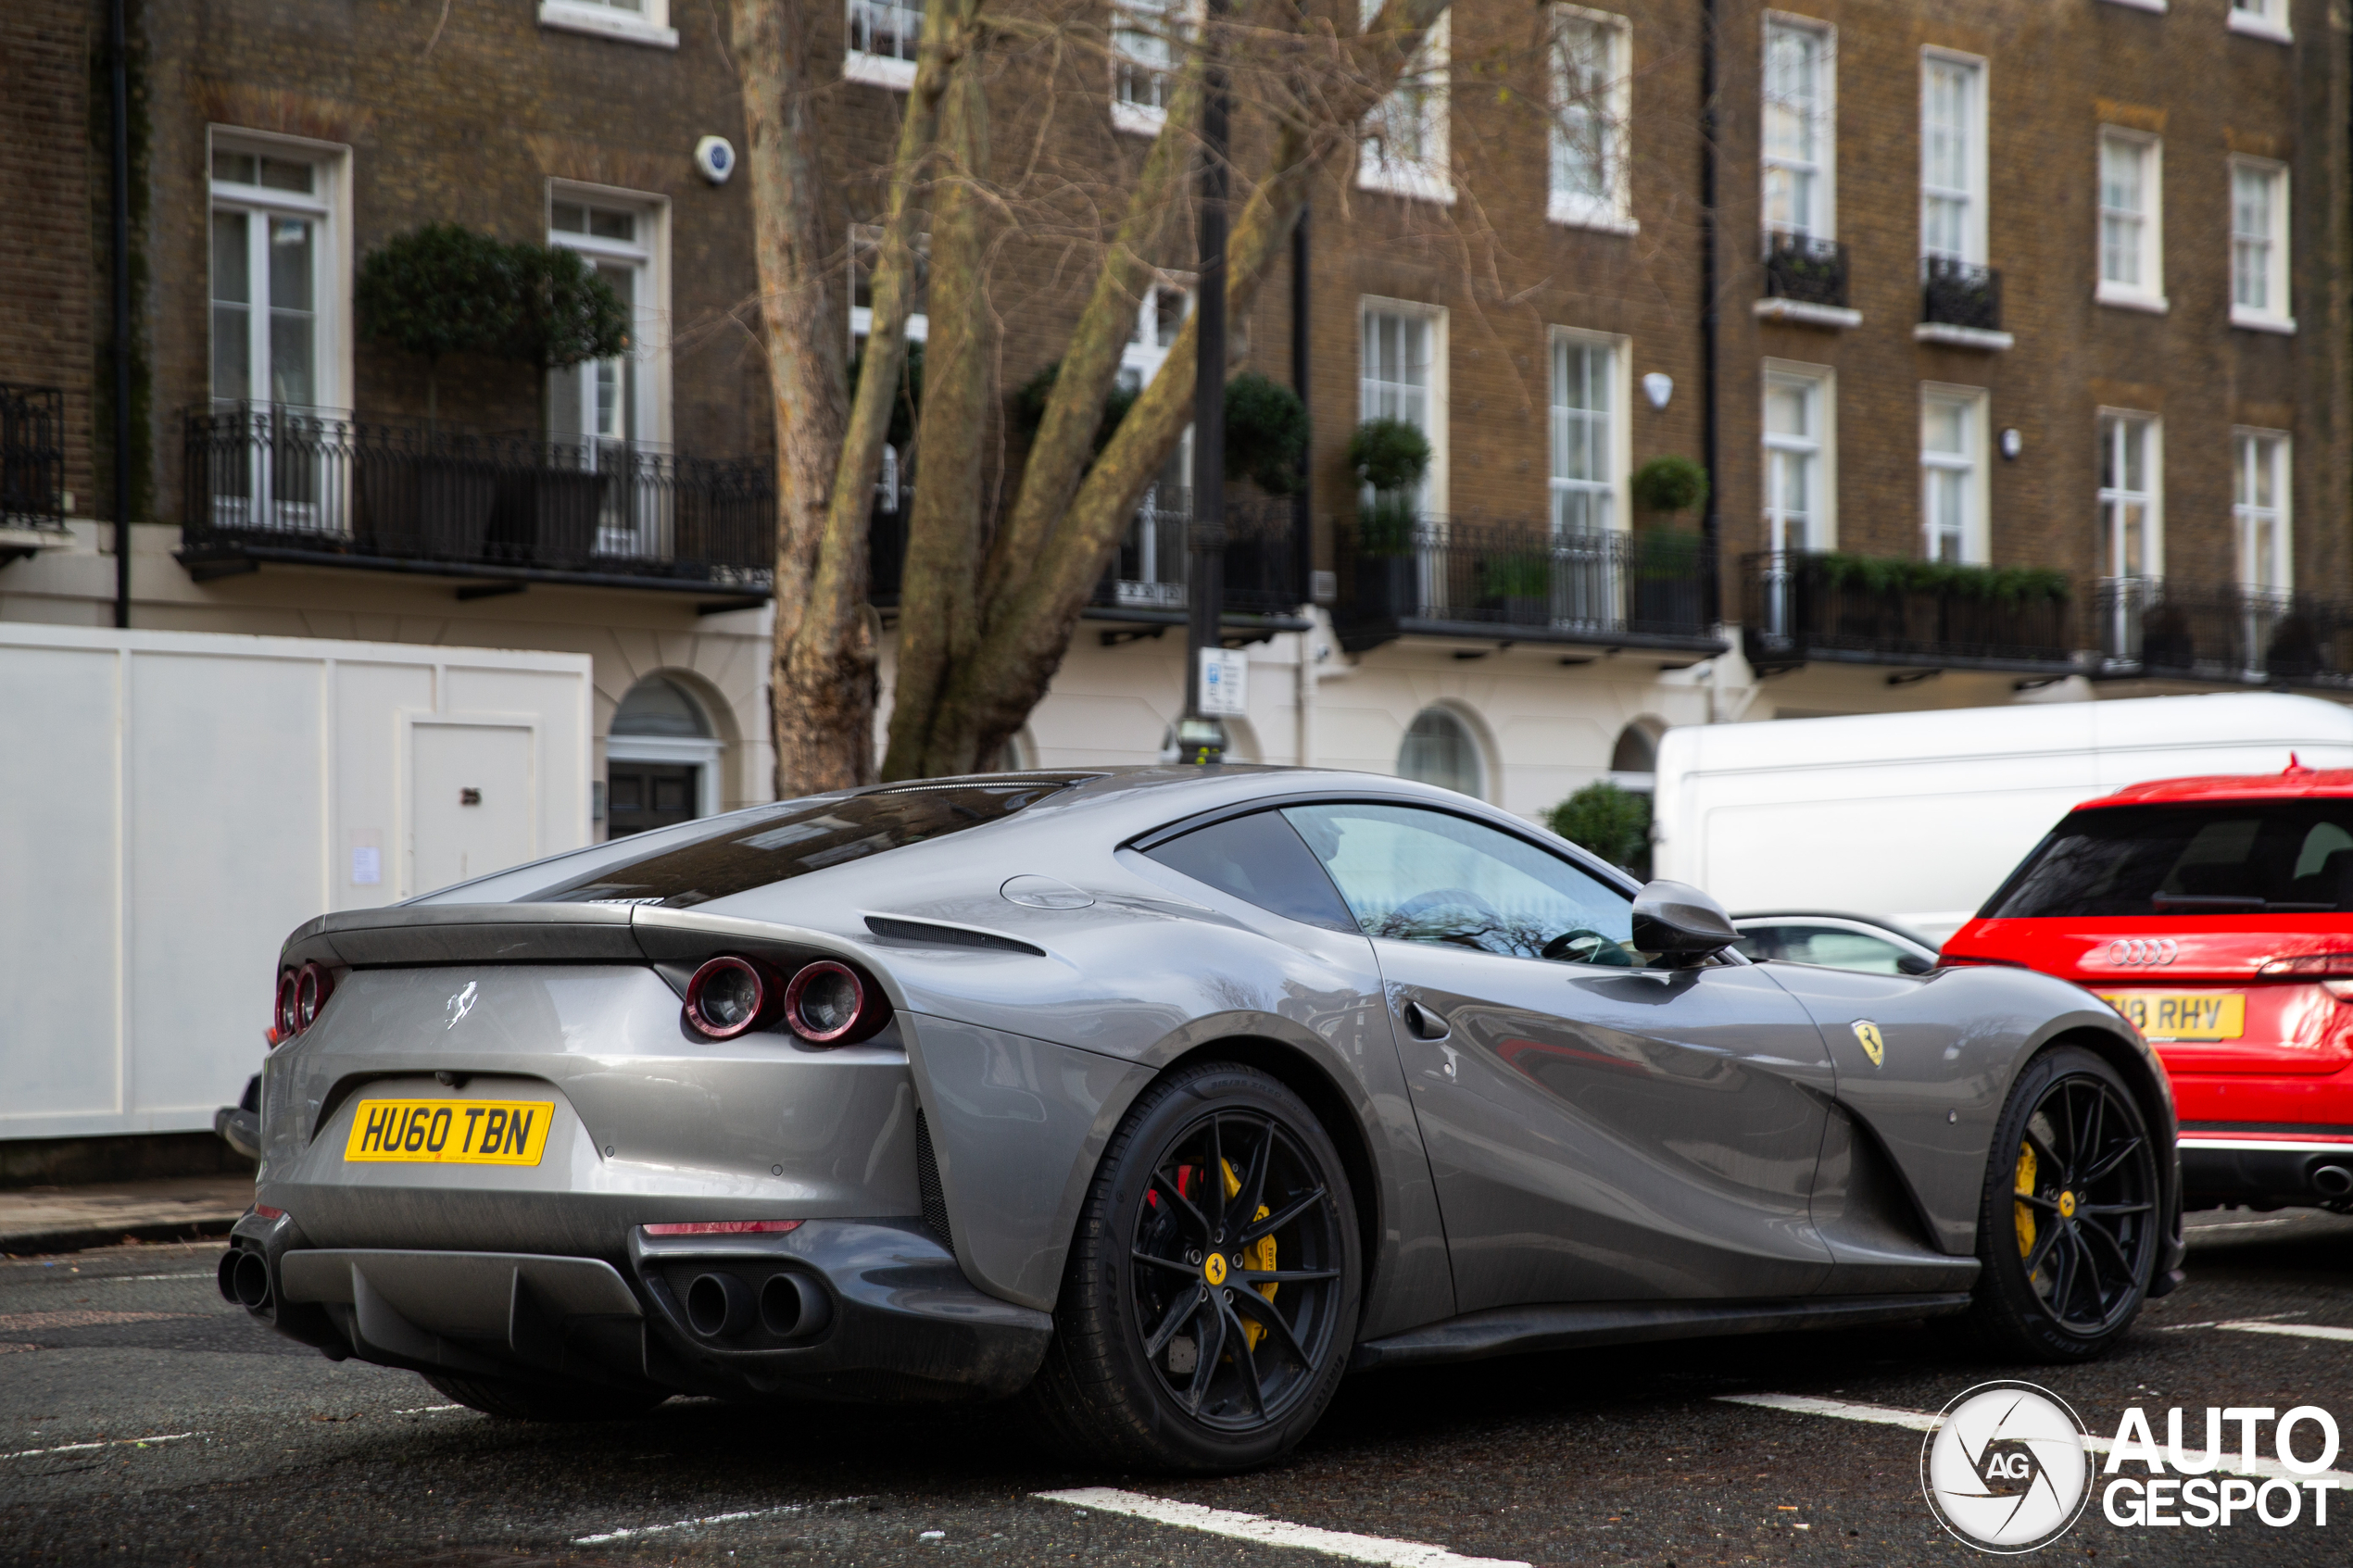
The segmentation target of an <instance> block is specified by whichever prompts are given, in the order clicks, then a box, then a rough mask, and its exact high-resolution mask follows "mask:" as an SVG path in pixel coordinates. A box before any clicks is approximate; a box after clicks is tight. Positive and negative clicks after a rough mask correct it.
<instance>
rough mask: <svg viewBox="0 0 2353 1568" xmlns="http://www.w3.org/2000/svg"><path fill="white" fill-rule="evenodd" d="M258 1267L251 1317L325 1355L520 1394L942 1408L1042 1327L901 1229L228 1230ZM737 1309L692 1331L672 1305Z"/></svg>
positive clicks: (994, 1375) (1022, 1358) (863, 1225)
mask: <svg viewBox="0 0 2353 1568" xmlns="http://www.w3.org/2000/svg"><path fill="white" fill-rule="evenodd" d="M233 1236H234V1244H235V1246H236V1247H237V1248H240V1249H241V1250H245V1251H250V1252H255V1253H258V1254H259V1255H260V1256H261V1258H262V1259H263V1261H265V1263H266V1264H267V1266H268V1268H269V1273H270V1286H271V1289H270V1293H269V1299H268V1300H267V1302H265V1303H264V1304H262V1305H261V1306H258V1307H248V1309H247V1310H248V1311H251V1312H252V1314H253V1315H254V1316H256V1317H258V1318H261V1319H263V1320H264V1321H266V1322H268V1323H271V1324H272V1326H274V1327H276V1328H278V1329H279V1330H280V1332H282V1333H284V1334H287V1335H288V1336H291V1337H294V1338H296V1339H299V1340H301V1341H302V1342H304V1343H306V1344H309V1345H314V1346H317V1347H318V1348H320V1349H321V1350H323V1351H324V1352H325V1353H326V1354H327V1355H329V1356H330V1357H332V1358H333V1359H336V1360H342V1359H344V1358H345V1357H356V1358H358V1359H359V1360H362V1361H373V1362H376V1363H378V1364H380V1365H384V1366H396V1367H408V1368H411V1369H413V1370H417V1371H422V1372H447V1373H452V1374H460V1375H468V1376H476V1377H497V1378H507V1379H514V1380H520V1381H526V1382H542V1383H546V1382H564V1383H579V1382H588V1383H598V1384H605V1385H609V1386H616V1387H625V1388H631V1389H660V1390H663V1391H666V1392H670V1393H674V1394H704V1395H714V1396H718V1397H721V1398H733V1399H758V1398H769V1397H784V1398H799V1399H810V1398H818V1399H828V1398H830V1399H891V1400H938V1399H970V1398H990V1397H996V1396H1002V1395H1007V1394H1012V1393H1014V1392H1016V1391H1018V1390H1019V1389H1021V1388H1022V1387H1024V1386H1026V1385H1027V1383H1028V1382H1029V1380H1030V1378H1031V1377H1032V1376H1033V1375H1034V1374H1036V1372H1037V1370H1038V1362H1039V1361H1041V1360H1042V1359H1043V1357H1044V1355H1045V1351H1046V1344H1047V1341H1048V1339H1049V1338H1050V1337H1051V1334H1052V1323H1053V1320H1052V1319H1051V1317H1050V1316H1048V1315H1047V1314H1046V1313H1044V1312H1041V1311H1036V1310H1034V1309H1031V1308H1027V1307H1021V1306H1016V1305H1014V1304H1013V1303H1012V1302H1009V1301H1002V1300H1000V1299H998V1298H995V1297H991V1296H986V1295H983V1294H982V1293H981V1292H979V1291H977V1290H975V1289H974V1288H973V1286H971V1285H970V1284H969V1283H967V1282H966V1281H965V1279H964V1277H963V1271H962V1270H961V1269H959V1268H958V1267H957V1265H956V1260H955V1258H954V1256H953V1255H952V1254H951V1253H950V1251H949V1250H948V1249H947V1248H944V1247H942V1246H941V1245H940V1244H939V1243H938V1242H937V1240H936V1239H934V1238H933V1237H932V1236H931V1235H930V1234H929V1233H928V1232H927V1231H925V1230H924V1229H923V1228H922V1227H921V1226H920V1224H918V1223H914V1222H911V1221H905V1220H874V1221H859V1220H812V1221H809V1222H808V1223H804V1224H803V1225H801V1226H800V1227H799V1229H797V1230H794V1231H791V1232H788V1233H786V1234H784V1235H781V1236H777V1235H747V1236H665V1237H647V1236H643V1235H642V1234H635V1233H633V1235H632V1236H631V1239H630V1242H629V1244H628V1248H627V1250H626V1253H625V1255H623V1256H622V1257H620V1258H619V1259H617V1260H608V1259H604V1258H591V1257H561V1256H549V1255H545V1254H538V1253H520V1252H491V1251H456V1250H427V1249H397V1248H314V1247H310V1246H308V1245H307V1244H306V1242H305V1241H304V1238H303V1237H302V1236H300V1234H299V1233H298V1231H297V1230H296V1227H295V1225H294V1223H293V1222H292V1221H291V1220H289V1219H284V1218H280V1219H276V1220H265V1219H264V1218H262V1217H261V1216H260V1215H258V1214H248V1215H247V1216H246V1217H245V1219H244V1220H243V1221H241V1222H239V1223H238V1225H237V1228H236V1231H235V1232H234V1233H233ZM706 1276H710V1277H711V1278H713V1279H714V1280H716V1281H717V1282H718V1284H717V1285H715V1286H711V1287H708V1289H707V1292H706V1294H707V1295H709V1296H711V1298H714V1299H725V1300H730V1301H733V1302H736V1303H737V1306H738V1310H736V1311H730V1312H729V1313H728V1314H726V1316H725V1318H724V1321H723V1322H722V1323H719V1324H718V1325H715V1326H714V1325H712V1324H711V1323H709V1322H706V1323H705V1326H706V1327H708V1328H710V1329H711V1332H708V1333H698V1332H697V1330H696V1327H695V1326H694V1324H693V1323H691V1322H690V1320H689V1315H688V1312H687V1310H686V1296H687V1293H688V1291H689V1289H690V1288H691V1287H692V1286H693V1285H694V1283H695V1282H696V1281H697V1280H699V1279H703V1278H705V1277H706Z"/></svg>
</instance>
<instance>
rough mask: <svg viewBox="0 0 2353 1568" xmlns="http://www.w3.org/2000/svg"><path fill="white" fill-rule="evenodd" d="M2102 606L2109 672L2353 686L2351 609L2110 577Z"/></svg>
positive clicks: (2305, 597)
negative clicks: (2349, 610)
mask: <svg viewBox="0 0 2353 1568" xmlns="http://www.w3.org/2000/svg"><path fill="white" fill-rule="evenodd" d="M2095 602H2096V605H2097V608H2096V611H2095V614H2096V617H2097V621H2098V625H2097V628H2096V633H2097V640H2098V644H2099V651H2100V656H2101V659H2102V661H2103V668H2104V670H2105V671H2107V672H2108V673H2111V674H2132V673H2135V672H2137V673H2139V674H2142V675H2150V676H2159V677H2168V678H2171V679H2177V680H2191V681H2208V682H2226V683H2231V684H2270V683H2278V684H2287V685H2310V686H2335V687H2345V686H2353V612H2348V610H2347V607H2346V606H2344V605H2339V604H2334V603H2331V602H2329V601H2327V600H2324V599H2320V598H2316V597H2314V596H2311V595H2309V594H2296V593H2289V592H2285V591H2281V590H2273V589H2267V588H2244V587H2236V586H2227V585H2226V586H2222V587H2214V588H2190V587H2181V586H2176V585H2175V584H2173V583H2167V582H2165V581H2163V580H2162V579H2158V578H2153V577H2122V578H2117V577H2110V578H2103V579H2102V580H2101V581H2100V583H2099V585H2098V589H2097V593H2096V601H2095Z"/></svg>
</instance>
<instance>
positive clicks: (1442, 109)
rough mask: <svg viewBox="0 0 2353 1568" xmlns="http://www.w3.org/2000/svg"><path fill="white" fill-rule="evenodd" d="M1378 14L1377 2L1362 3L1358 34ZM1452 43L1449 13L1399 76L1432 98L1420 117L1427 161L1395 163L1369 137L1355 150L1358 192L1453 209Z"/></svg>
mask: <svg viewBox="0 0 2353 1568" xmlns="http://www.w3.org/2000/svg"><path fill="white" fill-rule="evenodd" d="M1379 10H1380V3H1379V0H1360V17H1359V20H1358V22H1357V28H1358V31H1362V30H1363V28H1364V26H1365V23H1366V22H1369V21H1371V20H1372V19H1373V18H1374V17H1375V16H1377V15H1378V14H1379ZM1453 43H1454V13H1453V10H1451V9H1449V10H1446V11H1443V12H1441V13H1440V15H1439V18H1438V19H1437V20H1436V21H1434V22H1432V23H1430V25H1429V28H1428V31H1425V32H1424V33H1423V34H1422V46H1421V47H1420V48H1419V49H1416V51H1415V52H1414V56H1413V58H1411V59H1409V60H1407V61H1406V62H1405V68H1404V70H1403V72H1401V73H1400V74H1401V75H1402V76H1403V77H1406V78H1409V79H1413V80H1415V81H1416V82H1418V83H1422V84H1426V85H1427V87H1428V96H1427V97H1426V98H1424V100H1423V102H1422V114H1423V115H1424V117H1426V118H1425V119H1424V123H1423V126H1422V130H1423V132H1424V138H1425V142H1426V146H1425V149H1424V152H1423V156H1422V157H1420V158H1419V159H1417V160H1416V161H1414V162H1410V163H1409V162H1405V161H1403V160H1395V159H1391V158H1390V157H1388V156H1386V155H1385V154H1384V153H1382V152H1381V150H1380V140H1379V138H1378V137H1377V136H1366V137H1365V138H1364V139H1363V140H1361V141H1360V142H1358V144H1357V147H1356V188H1357V189H1358V190H1361V191H1380V192H1384V193H1386V194H1390V195H1395V196H1406V197H1410V198H1412V199H1413V200H1416V201H1426V202H1435V203H1437V204H1438V205H1440V206H1441V207H1452V206H1453V205H1454V157H1453V145H1454V144H1453V118H1454V85H1453V82H1454V52H1453ZM1404 90H1405V89H1404V87H1403V86H1402V85H1401V86H1400V87H1397V88H1393V89H1391V90H1390V92H1389V93H1387V94H1384V95H1383V96H1382V98H1381V100H1380V102H1379V103H1378V104H1377V105H1375V106H1374V107H1373V111H1372V112H1373V114H1375V115H1380V114H1384V113H1385V112H1387V111H1388V109H1389V108H1390V106H1391V105H1393V104H1395V103H1396V102H1397V100H1398V95H1399V94H1400V93H1402V92H1403V91H1404Z"/></svg>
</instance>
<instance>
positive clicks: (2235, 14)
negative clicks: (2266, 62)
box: [2223, 0, 2296, 44]
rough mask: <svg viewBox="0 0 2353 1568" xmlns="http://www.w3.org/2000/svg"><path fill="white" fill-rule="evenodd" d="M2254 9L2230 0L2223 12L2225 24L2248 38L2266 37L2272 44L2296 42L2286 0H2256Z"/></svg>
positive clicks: (2235, 0)
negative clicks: (2242, 6)
mask: <svg viewBox="0 0 2353 1568" xmlns="http://www.w3.org/2000/svg"><path fill="white" fill-rule="evenodd" d="M2256 6H2257V8H2256V9H2255V10H2252V11H2249V10H2245V9H2242V8H2241V6H2240V0H2231V5H2230V8H2229V9H2228V10H2227V11H2225V12H2224V13H2223V15H2224V17H2225V18H2226V21H2225V24H2224V25H2226V26H2227V27H2228V28H2229V29H2230V30H2231V31H2233V32H2237V33H2244V34H2245V35H2246V36H2247V37H2249V38H2261V39H2266V40H2268V41H2270V42H2271V43H2273V44H2293V43H2295V42H2296V32H2295V30H2294V28H2295V24H2294V21H2293V19H2291V18H2290V16H2289V14H2288V3H2287V0H2256Z"/></svg>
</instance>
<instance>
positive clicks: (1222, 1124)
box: [1028, 1062, 1364, 1474]
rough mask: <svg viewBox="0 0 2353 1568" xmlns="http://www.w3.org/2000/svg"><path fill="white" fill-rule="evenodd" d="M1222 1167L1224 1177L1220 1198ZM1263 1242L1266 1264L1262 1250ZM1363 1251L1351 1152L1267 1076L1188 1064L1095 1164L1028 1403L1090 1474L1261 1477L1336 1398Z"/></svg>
mask: <svg viewBox="0 0 2353 1568" xmlns="http://www.w3.org/2000/svg"><path fill="white" fill-rule="evenodd" d="M1219 1166H1222V1167H1224V1168H1225V1170H1226V1171H1227V1173H1229V1178H1230V1179H1229V1180H1227V1181H1224V1182H1219V1183H1216V1184H1214V1191H1213V1184H1212V1183H1211V1182H1210V1180H1209V1173H1210V1172H1211V1171H1212V1170H1213V1169H1216V1168H1217V1167H1219ZM1227 1186H1232V1187H1233V1188H1235V1190H1234V1191H1232V1192H1231V1193H1227V1191H1226V1190H1225V1188H1227ZM1253 1187H1254V1188H1255V1191H1253V1190H1252V1189H1253ZM1252 1198H1256V1199H1257V1200H1258V1201H1257V1202H1256V1203H1255V1204H1252ZM1229 1206H1230V1207H1229ZM1243 1210H1248V1211H1249V1212H1250V1214H1251V1218H1250V1219H1249V1220H1243V1219H1241V1211H1243ZM1262 1222H1263V1231H1264V1235H1263V1236H1261V1235H1259V1234H1256V1232H1254V1231H1253V1227H1254V1226H1260V1225H1261V1223H1262ZM1237 1223H1239V1226H1240V1229H1239V1231H1237V1230H1236V1229H1235V1228H1234V1227H1235V1225H1236V1224H1237ZM1244 1238H1247V1239H1244ZM1269 1240H1271V1241H1272V1242H1273V1244H1274V1246H1273V1252H1272V1256H1271V1258H1270V1257H1269V1256H1267V1255H1266V1254H1265V1253H1262V1252H1260V1251H1258V1250H1257V1248H1261V1247H1263V1246H1265V1243H1266V1242H1267V1241H1269ZM1360 1253H1361V1244H1360V1242H1359V1239H1358V1236H1357V1232H1356V1207H1355V1200H1354V1197H1353V1194H1352V1193H1351V1192H1350V1190H1349V1185H1348V1176H1347V1173H1346V1171H1345V1169H1344V1168H1343V1167H1342V1165H1341V1164H1340V1151H1339V1150H1338V1149H1337V1148H1334V1147H1333V1144H1332V1141H1331V1137H1330V1135H1328V1134H1327V1133H1326V1132H1325V1131H1324V1129H1323V1126H1322V1125H1321V1124H1320V1123H1318V1122H1317V1121H1316V1120H1315V1113H1314V1112H1313V1111H1311V1110H1308V1109H1307V1106H1306V1105H1305V1103H1304V1102H1302V1100H1301V1099H1300V1098H1299V1097H1298V1096H1297V1095H1295V1094H1293V1093H1292V1092H1291V1091H1290V1089H1288V1088H1286V1087H1285V1086H1284V1085H1282V1084H1281V1083H1280V1082H1278V1081H1277V1080H1276V1079H1275V1078H1273V1077H1271V1076H1269V1075H1268V1074H1266V1073H1261V1072H1259V1071H1258V1070H1256V1069H1255V1068H1250V1067H1242V1066H1237V1065H1235V1064H1232V1063H1228V1062H1211V1063H1204V1064H1202V1065H1200V1066H1196V1067H1189V1068H1184V1069H1180V1070H1179V1071H1177V1072H1176V1073H1173V1074H1171V1075H1170V1076H1169V1077H1167V1078H1164V1079H1163V1080H1162V1081H1161V1082H1159V1083H1157V1084H1154V1085H1152V1086H1151V1088H1149V1089H1147V1090H1145V1091H1144V1093H1143V1095H1142V1096H1141V1097H1140V1098H1139V1099H1138V1100H1137V1102H1136V1104H1135V1105H1134V1106H1133V1107H1131V1108H1130V1109H1129V1110H1128V1112H1127V1115H1126V1118H1125V1120H1123V1121H1122V1122H1121V1123H1120V1125H1119V1131H1118V1132H1117V1133H1116V1134H1114V1135H1113V1137H1112V1140H1111V1143H1110V1145H1109V1146H1108V1147H1107V1148H1105V1149H1104V1151H1103V1157H1102V1161H1101V1164H1100V1165H1098V1166H1097V1167H1096V1171H1095V1177H1094V1181H1093V1182H1092V1184H1091V1185H1089V1186H1088V1192H1087V1200H1086V1203H1085V1205H1084V1207H1082V1208H1081V1210H1079V1218H1078V1228H1077V1234H1076V1236H1075V1237H1074V1238H1073V1240H1072V1243H1071V1248H1070V1258H1069V1261H1068V1263H1067V1265H1066V1266H1065V1269H1064V1272H1063V1287H1062V1295H1061V1297H1060V1298H1059V1300H1058V1302H1057V1304H1056V1306H1055V1309H1054V1337H1053V1341H1052V1343H1051V1345H1050V1346H1049V1347H1048V1348H1047V1351H1046V1360H1045V1364H1044V1365H1043V1366H1042V1367H1041V1368H1040V1369H1039V1372H1038V1378H1037V1380H1036V1382H1035V1383H1033V1384H1032V1385H1031V1387H1030V1391H1029V1395H1028V1399H1029V1401H1030V1404H1031V1408H1032V1410H1033V1411H1034V1412H1035V1414H1036V1416H1037V1417H1038V1421H1039V1422H1040V1424H1042V1425H1043V1426H1044V1427H1045V1429H1046V1432H1047V1435H1048V1436H1050V1437H1051V1438H1052V1439H1053V1440H1054V1441H1055V1443H1056V1445H1057V1446H1058V1447H1060V1448H1061V1449H1063V1451H1064V1452H1065V1453H1066V1454H1067V1455H1068V1456H1069V1457H1070V1458H1071V1459H1073V1460H1074V1461H1076V1462H1079V1463H1083V1464H1087V1465H1088V1466H1089V1467H1099V1466H1103V1465H1106V1464H1108V1465H1113V1466H1116V1467H1119V1468H1123V1469H1139V1470H1161V1471H1180V1472H1193V1473H1202V1474H1215V1473H1221V1472H1230V1471H1237V1470H1246V1469H1249V1468H1251V1467H1252V1466H1253V1465H1260V1464H1265V1462H1267V1461H1269V1460H1272V1459H1274V1458H1276V1457H1277V1456H1278V1455H1280V1454H1282V1453H1283V1452H1285V1451H1286V1450H1287V1449H1290V1447H1291V1446H1292V1445H1293V1444H1295V1443H1297V1442H1298V1441H1299V1440H1300V1439H1301V1438H1302V1437H1304V1436H1306V1435H1307V1433H1308V1431H1309V1430H1310V1429H1311V1428H1312V1427H1314V1426H1315V1423H1316V1421H1317V1420H1318V1419H1320V1418H1321V1417H1322V1415H1323V1413H1324V1409H1325V1407H1326V1406H1327V1405H1328V1404H1329V1403H1330V1402H1331V1397H1332V1392H1333V1390H1334V1389H1336V1388H1337V1387H1339V1386H1340V1374H1341V1373H1342V1372H1343V1371H1344V1370H1346V1367H1347V1362H1348V1355H1349V1352H1350V1350H1351V1349H1352V1348H1353V1346H1354V1343H1355V1336H1356V1317H1357V1308H1358V1290H1359V1288H1360V1281H1361V1280H1362V1278H1363V1274H1364V1264H1363V1260H1362V1257H1361V1256H1360ZM1139 1257H1141V1258H1142V1259H1144V1260H1145V1261H1139ZM1237 1259H1240V1260H1242V1261H1243V1262H1242V1266H1239V1267H1237V1265H1236V1260H1237ZM1267 1286H1271V1288H1265V1287H1267ZM1245 1297H1246V1298H1248V1300H1246V1301H1245V1300H1242V1299H1241V1298H1245ZM1253 1328H1255V1329H1256V1332H1255V1333H1252V1329H1253Z"/></svg>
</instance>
